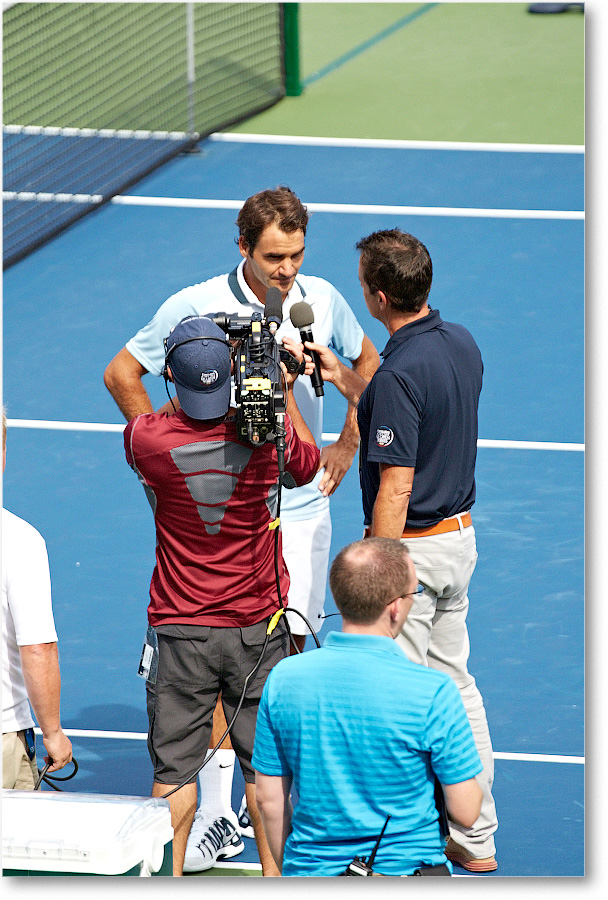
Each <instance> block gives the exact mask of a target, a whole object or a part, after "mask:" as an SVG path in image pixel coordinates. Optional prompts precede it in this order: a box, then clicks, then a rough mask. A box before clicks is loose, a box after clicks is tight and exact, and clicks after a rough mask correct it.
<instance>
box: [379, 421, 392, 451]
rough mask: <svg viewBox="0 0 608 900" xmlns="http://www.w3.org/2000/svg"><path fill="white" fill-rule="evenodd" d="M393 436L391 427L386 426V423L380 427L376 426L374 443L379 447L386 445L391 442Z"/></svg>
mask: <svg viewBox="0 0 608 900" xmlns="http://www.w3.org/2000/svg"><path fill="white" fill-rule="evenodd" d="M394 437H395V435H394V434H393V431H392V429H391V428H387V427H386V425H383V426H382V428H378V430H377V431H376V443H377V445H378V446H379V447H388V445H389V444H392V443H393V438H394Z"/></svg>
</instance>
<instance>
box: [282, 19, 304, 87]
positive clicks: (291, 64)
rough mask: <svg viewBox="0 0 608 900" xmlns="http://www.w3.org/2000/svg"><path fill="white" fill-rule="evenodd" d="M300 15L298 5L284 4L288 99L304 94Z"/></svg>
mask: <svg viewBox="0 0 608 900" xmlns="http://www.w3.org/2000/svg"><path fill="white" fill-rule="evenodd" d="M298 13H299V4H298V3H283V42H284V62H285V93H286V95H287V96H288V97H299V96H300V94H301V93H302V85H301V83H300V35H299V28H298Z"/></svg>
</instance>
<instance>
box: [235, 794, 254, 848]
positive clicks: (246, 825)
mask: <svg viewBox="0 0 608 900" xmlns="http://www.w3.org/2000/svg"><path fill="white" fill-rule="evenodd" d="M239 831H240V832H241V835H242V837H246V838H253V839H254V840H255V833H254V831H253V825H252V824H251V817H250V815H249V810H248V809H247V797H246V796H245V794H243V799H242V800H241V806H240V809H239Z"/></svg>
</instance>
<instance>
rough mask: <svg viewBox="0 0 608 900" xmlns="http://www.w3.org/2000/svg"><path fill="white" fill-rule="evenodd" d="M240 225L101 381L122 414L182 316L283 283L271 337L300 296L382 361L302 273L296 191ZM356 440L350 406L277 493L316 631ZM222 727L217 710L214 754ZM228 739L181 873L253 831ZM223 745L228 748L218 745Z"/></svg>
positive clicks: (353, 354)
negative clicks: (232, 247) (217, 269)
mask: <svg viewBox="0 0 608 900" xmlns="http://www.w3.org/2000/svg"><path fill="white" fill-rule="evenodd" d="M236 224H237V227H238V230H239V237H238V247H239V252H240V254H241V256H242V257H243V260H242V261H241V263H240V265H239V266H238V267H237V268H235V269H234V270H233V271H232V272H230V273H229V274H224V275H219V276H217V277H215V278H210V279H208V280H207V281H203V282H201V283H200V284H196V285H192V286H190V287H186V288H184V289H183V290H181V291H178V292H177V293H176V294H173V295H172V296H171V297H169V298H168V299H167V300H166V301H165V302H164V303H163V304H162V305H161V307H160V308H159V309H158V311H157V312H156V314H155V315H154V317H153V318H152V320H151V321H150V322H149V323H148V325H146V326H145V327H144V328H142V329H141V330H140V331H139V332H138V333H137V334H136V335H135V337H133V338H132V339H131V340H130V341H128V342H127V344H126V346H125V347H123V349H122V350H120V351H119V353H117V355H116V356H115V357H114V359H113V360H112V361H111V362H110V363H109V365H108V367H107V368H106V371H105V374H104V382H105V384H106V387H107V388H108V390H109V391H110V393H111V394H112V396H113V398H114V400H115V401H116V403H117V405H118V407H119V408H120V410H121V412H122V413H123V415H124V416H125V418H126V419H127V421H130V420H131V419H132V418H134V417H135V416H136V415H139V414H140V413H147V412H152V411H153V407H152V403H151V401H150V398H149V396H148V393H147V391H146V389H145V387H144V385H143V382H142V379H143V376H144V375H145V374H146V373H147V372H150V373H152V374H154V375H160V374H161V371H162V368H163V364H164V348H163V339H164V338H165V337H167V335H168V334H169V332H170V330H171V328H172V327H173V326H174V325H176V324H177V323H178V322H179V321H181V320H182V319H183V318H184V317H185V316H187V315H208V314H213V313H225V314H229V315H238V316H244V317H247V316H250V315H251V314H252V313H254V312H260V313H262V314H263V309H264V303H265V299H266V293H267V291H268V290H269V289H270V288H273V287H274V288H278V289H279V290H280V292H281V296H282V299H283V323H282V325H281V326H280V328H279V329H278V331H277V335H276V337H277V341H278V342H279V343H280V341H281V340H282V338H283V337H284V336H287V337H290V338H293V339H294V340H296V341H297V342H299V341H300V334H299V332H298V330H297V329H296V328H295V327H294V325H293V324H292V323H291V321H290V319H289V316H290V310H291V308H292V306H293V305H294V304H296V303H299V302H301V301H305V302H306V303H308V304H309V305H310V306H311V308H312V311H313V314H314V322H313V324H312V326H311V328H312V332H313V335H314V338H315V341H316V342H317V343H319V344H325V345H326V346H327V345H329V346H332V347H333V349H334V350H336V351H337V352H338V353H339V354H340V355H341V356H343V357H344V358H346V359H348V360H350V361H351V363H352V367H353V370H354V371H355V372H357V373H358V374H359V375H361V376H362V377H363V378H365V379H366V380H369V379H370V378H371V376H372V375H373V373H374V372H375V370H376V369H377V368H378V365H379V363H380V358H379V355H378V352H377V351H376V349H375V347H374V345H373V344H372V342H371V341H370V339H369V338H368V337H367V336H366V335H365V334H364V332H363V329H362V328H361V326H360V325H359V323H358V322H357V319H356V318H355V315H354V313H353V312H352V310H351V309H350V307H349V306H348V304H347V302H346V300H345V299H344V298H343V297H342V295H341V294H340V293H339V292H338V291H337V290H336V289H335V288H334V287H333V286H332V285H331V284H330V283H329V282H327V281H325V280H324V279H322V278H317V277H313V276H309V275H300V274H299V272H300V268H301V266H302V263H303V260H304V250H305V235H306V228H307V225H308V213H307V211H306V207H305V206H304V205H303V204H302V203H301V202H300V200H299V199H298V197H297V196H296V195H295V194H294V193H293V191H291V190H290V189H289V188H287V187H284V186H281V187H278V188H276V189H274V190H265V191H261V192H259V193H257V194H254V195H253V196H251V197H249V198H248V199H247V200H246V201H245V203H244V205H243V207H242V208H241V210H240V212H239V215H238V218H237V222H236ZM294 397H295V398H296V401H297V404H298V407H299V409H300V411H301V413H302V415H303V417H304V419H305V421H306V424H307V425H308V427H309V428H310V430H311V432H312V434H313V436H314V438H315V441H316V442H317V445H318V446H319V447H320V448H321V440H322V438H321V436H322V431H323V398H322V397H317V396H316V395H315V392H314V390H313V388H312V385H311V382H310V378H309V377H307V376H306V377H300V378H298V379H297V381H296V384H295V387H294ZM163 408H164V407H163ZM358 441H359V430H358V427H357V421H356V415H355V411H354V408H353V407H352V406H349V407H348V412H347V416H346V421H345V424H344V427H343V429H342V432H341V434H340V437H339V438H338V440H337V441H336V443H334V444H331V445H329V446H326V447H322V448H321V458H320V467H319V473H318V475H317V477H316V478H315V479H314V480H313V481H312V482H311V483H310V484H308V485H305V486H304V487H300V488H294V489H292V490H286V491H284V493H283V499H282V504H281V527H282V532H283V556H284V559H285V562H286V564H287V567H288V570H289V573H290V577H291V589H290V592H289V606H290V607H292V608H295V609H298V610H299V611H300V612H301V613H302V614H303V615H304V616H306V618H307V619H308V620H309V621H310V622H311V624H312V625H313V627H315V629H316V628H317V626H319V625H320V624H321V622H322V616H323V603H324V600H325V588H326V581H327V569H328V563H329V550H330V542H331V519H330V513H329V497H330V496H331V495H332V494H333V493H334V491H335V490H336V488H337V487H338V485H339V484H340V482H341V481H342V478H343V477H344V475H345V473H346V472H347V471H348V469H349V467H350V465H351V463H352V461H353V459H354V456H355V453H356V451H357V448H358ZM289 624H290V628H291V630H292V633H293V634H294V639H295V642H296V643H297V645H298V648H299V649H300V650H303V649H304V644H305V641H306V635H307V633H308V629H307V627H306V625H305V623H304V621H303V619H301V618H300V616H298V615H293V614H292V615H291V616H289ZM225 728H226V726H225V720H224V718H223V713H222V711H221V707H218V709H216V713H215V716H214V727H213V734H212V739H211V744H210V751H211V749H212V748H213V747H215V745H216V743H217V741H218V740H219V739H220V738H221V736H222V734H223V733H224V731H225ZM228 741H229V739H227V740H226V741H225V742H224V743H223V745H222V748H223V749H221V750H220V751H218V752H217V753H216V754H215V756H214V757H213V759H212V760H211V762H210V765H208V766H205V768H204V769H203V770H202V772H201V773H200V776H199V786H200V793H201V800H200V804H199V808H198V810H197V813H196V816H195V819H194V824H193V826H192V830H191V833H190V839H189V841H188V848H187V850H186V860H185V865H184V871H185V872H194V871H203V870H205V869H209V868H211V867H212V866H213V865H214V864H215V861H216V860H217V859H222V858H226V857H227V856H234V855H236V854H237V853H239V852H241V849H242V848H243V845H242V842H241V845H240V846H239V847H238V848H235V846H234V845H233V844H232V843H231V839H232V838H233V836H234V830H237V831H238V830H240V831H241V833H244V834H245V835H246V836H248V837H250V836H251V837H252V836H253V829H251V830H250V829H249V826H250V819H249V814H248V811H247V809H246V806H245V803H244V798H243V802H242V803H241V808H240V811H239V817H238V820H237V816H236V815H235V814H234V813H233V811H232V808H231V796H232V775H233V767H234V759H235V757H234V751H233V750H232V749H231V745H230V744H229V743H228ZM227 747H228V748H230V749H224V748H227ZM210 751H209V752H210ZM262 862H263V863H264V860H262ZM275 868H276V867H275V866H274V861H273V860H272V856H271V854H270V853H269V852H268V857H267V860H266V862H265V869H264V871H265V873H266V871H267V870H268V874H270V873H271V871H272V872H273V873H274V874H278V870H277V871H276V872H275V871H274V869H275Z"/></svg>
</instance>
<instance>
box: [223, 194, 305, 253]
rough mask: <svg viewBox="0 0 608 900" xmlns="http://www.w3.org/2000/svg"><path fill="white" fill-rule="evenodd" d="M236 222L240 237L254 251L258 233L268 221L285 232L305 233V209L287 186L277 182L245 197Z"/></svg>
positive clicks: (259, 233)
mask: <svg viewBox="0 0 608 900" xmlns="http://www.w3.org/2000/svg"><path fill="white" fill-rule="evenodd" d="M236 224H237V226H238V229H239V237H242V238H243V239H244V241H245V243H246V244H247V248H248V250H249V252H250V253H253V251H254V249H255V246H256V244H257V242H258V241H259V239H260V235H261V234H262V232H263V231H264V229H265V228H267V227H268V225H276V226H277V228H280V229H281V231H285V232H286V233H287V234H292V233H293V232H294V231H303V232H304V234H306V226H307V225H308V212H307V210H306V207H305V206H304V205H303V203H302V202H301V201H300V200H299V199H298V198H297V197H296V195H295V194H294V192H293V191H292V190H291V189H290V188H288V187H285V186H284V185H280V186H279V187H277V188H275V189H274V190H266V191H260V192H259V193H258V194H254V195H253V196H252V197H248V198H247V200H245V202H244V204H243V206H242V207H241V211H240V212H239V214H238V217H237V220H236ZM237 243H238V239H237Z"/></svg>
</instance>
